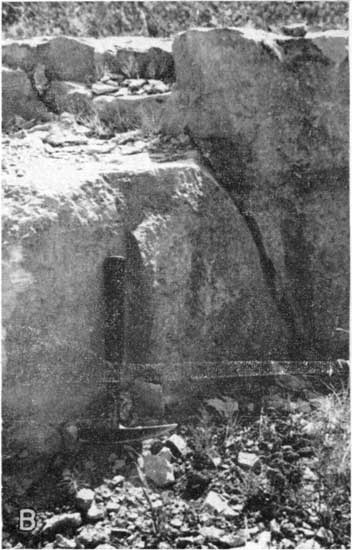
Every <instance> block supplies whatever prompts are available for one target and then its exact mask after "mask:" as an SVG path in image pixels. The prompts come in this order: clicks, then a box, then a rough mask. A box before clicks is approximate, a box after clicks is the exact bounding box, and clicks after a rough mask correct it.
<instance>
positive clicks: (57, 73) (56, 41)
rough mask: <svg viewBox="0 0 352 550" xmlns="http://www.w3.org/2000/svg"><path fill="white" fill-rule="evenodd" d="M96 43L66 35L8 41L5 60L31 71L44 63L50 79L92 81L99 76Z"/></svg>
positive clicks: (5, 47)
mask: <svg viewBox="0 0 352 550" xmlns="http://www.w3.org/2000/svg"><path fill="white" fill-rule="evenodd" d="M94 46H95V44H94V42H93V43H89V41H87V40H84V39H77V38H71V37H67V36H56V37H51V38H45V37H43V38H31V39H27V40H19V41H16V42H14V41H8V40H7V41H5V42H4V43H3V48H2V59H3V63H6V64H7V65H8V66H9V67H13V68H17V67H20V68H21V69H23V70H25V71H27V72H28V71H32V70H33V69H34V67H35V66H36V65H37V64H38V63H41V64H43V65H44V66H45V68H46V72H47V75H48V77H49V79H50V80H73V81H75V82H86V83H88V82H93V81H95V80H96V77H97V75H96V65H95V47H94Z"/></svg>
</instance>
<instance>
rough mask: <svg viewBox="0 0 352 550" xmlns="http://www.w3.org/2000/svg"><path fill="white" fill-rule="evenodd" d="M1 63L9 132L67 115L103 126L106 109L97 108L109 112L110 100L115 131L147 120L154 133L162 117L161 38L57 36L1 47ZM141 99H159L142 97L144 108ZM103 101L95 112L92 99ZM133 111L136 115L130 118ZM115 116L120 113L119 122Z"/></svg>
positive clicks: (167, 74) (169, 69)
mask: <svg viewBox="0 0 352 550" xmlns="http://www.w3.org/2000/svg"><path fill="white" fill-rule="evenodd" d="M2 61H3V67H4V68H3V82H4V93H3V105H2V113H3V126H4V127H5V128H6V127H7V126H8V125H9V126H11V121H12V119H13V117H15V116H21V117H22V118H24V119H25V120H31V119H34V120H36V121H42V120H43V119H45V116H44V114H43V113H46V112H47V111H50V112H52V113H55V114H58V113H62V112H64V111H68V112H72V113H74V114H76V115H78V116H79V117H81V118H85V119H88V118H91V119H94V118H96V119H97V120H99V117H100V114H101V113H102V116H103V119H104V115H105V119H104V120H106V118H107V117H109V116H110V114H111V108H110V107H108V108H106V109H104V108H102V106H103V105H105V104H109V106H110V104H111V101H112V100H114V98H115V96H117V97H119V98H120V97H121V100H120V99H117V100H116V101H115V102H114V107H115V109H114V110H115V113H114V115H115V119H116V120H115V119H114V120H115V123H114V122H112V123H111V124H112V125H113V124H115V129H117V130H119V131H121V130H124V129H130V128H133V127H135V125H136V121H137V125H138V124H140V122H141V117H142V116H144V119H146V118H147V117H150V116H152V118H153V120H152V123H153V124H154V127H155V125H157V124H158V122H159V119H160V117H161V114H162V110H161V109H160V108H159V107H160V106H161V103H164V102H165V100H166V98H167V97H168V95H167V92H169V89H170V84H171V83H172V82H173V80H174V62H173V56H172V53H171V41H170V40H167V39H161V38H148V37H141V36H139V37H138V36H137V37H108V38H103V39H93V38H86V39H84V38H79V39H78V38H71V37H67V36H58V37H54V38H45V37H44V38H33V39H28V40H20V41H15V42H13V41H12V42H11V41H4V43H3V47H2ZM143 94H146V95H148V96H149V95H150V96H152V95H153V96H158V95H163V94H164V95H163V97H161V98H157V97H155V98H154V99H151V98H150V97H147V98H146V99H145V101H144V102H143V99H142V98H141V96H142V95H143ZM102 95H106V96H107V97H108V101H105V103H104V100H103V99H101V100H99V101H98V102H97V104H98V105H99V109H97V110H96V109H95V105H94V103H93V96H102ZM125 96H126V99H127V100H126V101H125V100H124V98H125ZM130 96H131V98H130ZM134 97H136V98H137V97H138V99H137V100H136V103H135V104H134V103H133V102H132V101H129V99H132V98H134ZM121 103H122V104H123V105H122V106H121V105H120V104H121ZM142 103H143V105H142V106H141V104H142ZM144 103H145V108H144ZM137 104H138V105H137ZM135 105H136V111H137V113H136V116H133V115H134V112H132V113H131V111H134V110H135ZM116 111H122V116H121V117H120V119H121V120H120V119H118V117H116ZM142 111H143V113H142ZM141 113H142V114H141ZM124 115H126V116H125V118H124Z"/></svg>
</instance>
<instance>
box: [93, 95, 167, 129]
mask: <svg viewBox="0 0 352 550" xmlns="http://www.w3.org/2000/svg"><path fill="white" fill-rule="evenodd" d="M169 95H170V94H168V93H166V94H154V95H140V96H125V97H114V96H112V95H103V96H99V97H96V98H95V99H94V100H93V108H94V110H95V111H96V112H97V113H98V116H99V119H100V120H102V121H103V122H106V123H107V124H109V126H112V127H115V128H116V129H118V130H119V131H124V130H130V129H133V128H142V129H144V130H148V131H156V130H158V128H159V125H160V121H161V118H162V116H163V114H164V111H165V104H166V100H167V99H168V97H169Z"/></svg>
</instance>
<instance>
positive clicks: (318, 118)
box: [164, 29, 349, 359]
mask: <svg viewBox="0 0 352 550" xmlns="http://www.w3.org/2000/svg"><path fill="white" fill-rule="evenodd" d="M173 51H174V57H175V64H176V78H177V86H176V91H175V93H174V94H173V97H172V99H171V101H170V103H169V109H168V110H166V115H165V118H164V129H165V130H166V131H169V132H177V131H180V129H183V128H185V127H187V128H188V129H189V131H190V134H191V135H192V136H193V138H194V141H195V143H196V145H197V146H198V148H199V149H200V150H201V151H202V154H203V160H204V162H206V163H209V164H210V166H211V168H212V170H213V171H214V174H215V176H216V178H217V180H218V181H219V182H220V183H221V184H222V185H223V187H225V189H227V191H228V192H229V194H230V196H231V197H232V200H233V201H234V202H235V203H236V204H237V206H238V207H239V209H240V211H241V212H242V215H243V217H244V219H245V220H246V223H247V225H248V227H250V230H251V233H252V235H253V238H254V240H255V242H256V244H257V249H258V251H259V252H260V255H261V258H262V266H263V273H264V274H265V277H266V282H267V285H268V288H269V289H270V292H271V294H272V295H273V298H274V300H275V301H276V303H277V304H278V307H279V308H280V311H281V316H282V320H283V322H284V323H285V324H286V326H287V327H288V328H289V330H290V333H291V343H292V345H291V356H292V357H293V358H299V357H301V358H303V359H304V358H306V359H309V358H311V359H318V358H320V359H328V358H333V357H339V356H341V355H346V354H347V353H348V351H347V339H346V338H345V341H343V340H342V339H341V335H340V334H339V333H338V332H337V331H336V329H337V328H339V325H341V324H342V325H344V326H343V327H342V328H344V329H347V328H348V326H347V312H348V293H349V292H348V288H349V275H348V271H349V267H348V254H349V225H348V151H349V149H348V143H349V136H348V120H349V93H348V78H349V77H348V58H347V53H348V52H347V34H346V33H345V32H344V31H334V32H333V31H331V32H327V33H311V34H308V35H307V36H306V37H304V38H292V37H288V36H281V35H273V34H270V33H264V32H260V31H252V30H243V29H242V30H241V29H212V30H204V29H203V30H200V29H199V30H190V31H187V32H185V33H182V34H181V35H179V36H178V37H177V38H176V39H175V42H174V47H173ZM318 228H319V231H318Z"/></svg>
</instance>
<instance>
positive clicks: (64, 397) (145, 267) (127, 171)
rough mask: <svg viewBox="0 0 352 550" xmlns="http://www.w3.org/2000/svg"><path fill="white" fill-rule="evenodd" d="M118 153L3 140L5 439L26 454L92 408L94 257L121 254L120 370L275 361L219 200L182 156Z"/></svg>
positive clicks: (100, 372)
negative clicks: (14, 421)
mask: <svg viewBox="0 0 352 550" xmlns="http://www.w3.org/2000/svg"><path fill="white" fill-rule="evenodd" d="M39 134H40V135H43V132H39ZM115 145H116V144H115ZM123 147H124V146H119V145H117V149H114V150H112V151H111V153H106V155H104V163H103V162H101V157H98V158H97V160H95V156H92V154H90V153H89V146H88V145H87V146H85V145H81V146H69V147H65V146H64V147H61V148H53V147H51V146H50V145H49V144H45V143H43V141H42V140H41V139H40V138H39V136H37V137H36V136H35V132H33V133H31V134H29V135H28V137H24V138H22V139H20V138H16V139H15V138H14V139H11V140H5V143H4V147H3V159H4V169H3V190H4V200H3V212H2V214H3V245H4V248H3V254H2V260H3V291H4V300H3V307H2V319H3V325H4V331H3V338H4V341H3V346H2V350H3V355H4V360H3V372H4V382H3V383H4V411H5V413H6V411H11V410H16V414H18V415H19V417H23V416H25V417H26V419H27V420H28V422H29V426H30V429H28V426H26V427H25V428H23V429H22V428H21V424H18V425H17V427H16V437H18V438H19V439H21V440H24V441H26V442H27V443H28V445H29V446H30V447H31V448H38V449H40V448H45V447H46V446H47V445H48V443H47V437H48V436H49V434H50V433H51V432H52V429H51V428H50V426H49V424H50V423H52V424H55V423H59V422H61V421H62V418H63V417H65V418H67V417H70V416H71V417H72V415H75V414H82V413H84V411H85V407H86V406H87V405H88V404H89V403H91V402H94V403H95V405H97V406H98V404H99V402H100V401H101V406H104V403H105V399H106V398H105V395H106V393H105V392H106V385H104V378H105V377H107V376H108V375H109V370H108V368H107V365H106V364H105V362H104V333H103V319H104V300H103V294H102V277H103V272H102V264H103V261H104V258H105V257H106V256H107V255H110V254H117V255H124V256H126V258H127V276H126V284H127V288H126V292H127V296H126V342H125V347H126V360H127V361H128V362H133V363H148V362H150V363H161V364H163V365H164V366H163V373H164V374H163V377H164V380H166V381H168V380H170V379H172V378H175V377H176V379H177V377H178V376H180V375H181V374H182V372H183V369H184V368H186V367H184V366H183V365H187V364H189V363H190V362H192V361H193V362H194V361H219V360H222V359H227V358H231V359H233V358H236V359H245V360H247V359H251V358H252V359H262V358H263V357H266V358H271V357H275V356H276V357H285V356H286V342H287V340H286V335H285V332H284V330H283V328H284V327H282V324H281V323H280V321H279V319H278V316H277V311H276V308H275V306H274V305H273V303H272V300H271V297H270V295H269V294H268V292H267V290H266V287H265V284H264V281H263V276H262V271H261V267H260V263H259V260H258V256H257V251H256V248H255V246H254V244H253V241H252V239H251V235H250V233H249V231H248V229H247V227H246V225H245V224H244V223H243V220H242V218H241V216H240V215H239V213H238V211H237V209H236V207H235V206H234V205H233V203H232V202H231V200H230V199H229V198H228V197H227V195H226V193H225V192H224V191H223V190H222V189H221V188H220V187H219V186H218V185H217V184H216V183H215V182H214V180H213V179H212V178H211V176H210V175H209V174H208V173H207V172H206V171H205V170H203V169H201V168H200V167H199V166H198V164H197V162H196V161H195V160H193V159H185V160H179V161H172V162H163V163H157V162H153V161H152V160H151V159H150V157H149V155H148V154H147V153H141V154H136V155H127V156H123V155H122V154H121V153H122V152H123ZM19 170H20V173H19ZM128 372H129V371H126V373H125V372H123V373H122V374H123V376H126V375H128ZM190 391H191V388H190ZM32 420H33V422H32Z"/></svg>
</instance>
